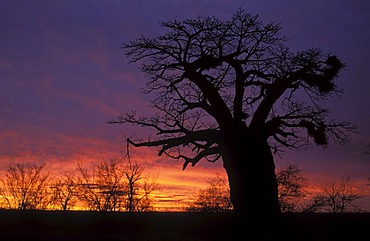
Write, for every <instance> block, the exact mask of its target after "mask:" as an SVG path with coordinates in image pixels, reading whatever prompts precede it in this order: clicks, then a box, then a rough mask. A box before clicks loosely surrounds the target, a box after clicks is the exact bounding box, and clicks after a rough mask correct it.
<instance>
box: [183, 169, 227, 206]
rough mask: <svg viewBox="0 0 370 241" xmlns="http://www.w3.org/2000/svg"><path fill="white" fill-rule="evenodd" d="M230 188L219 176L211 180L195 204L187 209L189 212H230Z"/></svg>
mask: <svg viewBox="0 0 370 241" xmlns="http://www.w3.org/2000/svg"><path fill="white" fill-rule="evenodd" d="M231 210H232V203H231V200H230V188H229V185H228V184H227V181H226V180H225V179H223V178H222V177H221V176H220V175H219V174H217V175H216V177H215V178H213V179H211V180H209V182H208V187H207V188H205V189H201V190H199V193H198V194H197V195H196V197H195V200H194V202H193V203H190V205H189V207H187V208H186V211H188V212H213V213H220V212H230V211H231Z"/></svg>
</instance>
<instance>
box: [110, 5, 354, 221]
mask: <svg viewBox="0 0 370 241" xmlns="http://www.w3.org/2000/svg"><path fill="white" fill-rule="evenodd" d="M161 26H162V27H163V28H164V29H165V30H166V31H165V32H164V33H163V34H161V35H159V36H158V37H146V36H141V37H138V38H137V39H136V40H132V41H128V42H125V43H124V44H123V46H122V49H123V51H124V54H125V55H126V56H127V57H128V58H129V59H130V62H131V63H137V64H140V70H141V71H142V72H144V73H145V74H146V76H148V81H147V82H146V84H145V87H144V88H143V90H144V93H147V94H150V95H151V96H154V99H153V100H152V101H151V105H150V106H151V107H152V108H153V109H154V110H155V111H154V112H153V115H150V116H143V115H140V114H137V113H136V111H135V110H128V111H127V112H126V113H123V114H121V115H118V116H117V117H116V118H114V119H112V120H110V121H108V123H110V124H132V125H137V126H141V127H148V128H151V129H152V130H153V131H154V132H156V133H155V134H156V135H155V137H153V135H152V134H153V133H150V135H148V136H139V137H136V138H135V136H133V137H132V138H129V139H127V141H128V143H130V145H133V146H135V147H157V148H158V155H159V156H161V155H166V156H168V157H171V158H174V159H182V160H183V161H184V165H183V169H185V168H186V167H187V166H188V164H191V165H192V166H194V165H196V164H197V163H198V162H199V161H201V160H207V161H209V162H215V161H217V160H222V162H223V167H224V168H225V170H226V173H227V177H228V182H229V185H230V198H231V201H232V204H233V207H234V211H235V212H236V213H238V214H243V215H244V214H248V215H251V216H253V215H261V214H266V215H278V214H279V213H280V206H279V201H278V184H277V180H276V174H275V163H274V153H276V152H279V151H282V150H283V149H285V148H295V149H299V148H301V147H302V146H305V145H306V144H310V143H312V142H314V143H316V144H318V145H321V146H324V147H325V146H327V144H328V142H329V141H330V140H334V141H337V142H338V143H346V142H348V141H349V137H350V134H351V132H354V131H355V130H356V126H355V125H354V124H352V123H350V122H346V121H339V122H338V121H335V120H331V119H330V118H329V115H328V109H326V108H324V107H322V106H321V105H320V103H321V101H322V100H324V99H326V98H328V97H331V96H335V94H341V93H342V90H341V89H340V88H338V87H337V85H336V84H335V80H336V79H337V77H338V75H339V72H340V71H341V70H342V69H343V68H344V64H343V63H342V62H341V61H340V60H339V58H338V57H337V56H335V55H331V54H324V53H322V51H321V50H320V49H308V50H304V51H299V52H297V53H293V52H292V51H290V50H289V48H288V47H287V46H286V41H287V40H286V39H285V38H284V37H283V36H281V34H280V30H281V27H280V25H279V24H275V23H268V24H264V23H263V22H262V21H260V20H259V19H258V15H251V14H248V13H246V12H245V11H244V10H242V9H240V10H238V11H237V12H236V13H235V14H233V16H232V18H231V19H230V20H220V19H219V18H217V17H214V16H211V17H198V18H196V19H187V20H184V21H177V20H170V21H165V22H161Z"/></svg>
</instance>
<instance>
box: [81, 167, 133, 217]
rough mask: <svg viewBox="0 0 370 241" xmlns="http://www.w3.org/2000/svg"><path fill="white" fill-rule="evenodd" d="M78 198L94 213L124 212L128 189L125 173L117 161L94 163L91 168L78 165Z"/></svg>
mask: <svg viewBox="0 0 370 241" xmlns="http://www.w3.org/2000/svg"><path fill="white" fill-rule="evenodd" d="M77 170H78V172H79V176H78V178H77V180H78V181H77V186H78V197H79V199H81V200H82V201H83V202H84V203H85V204H86V205H87V207H88V209H89V210H93V211H122V210H124V203H125V195H126V194H127V189H126V188H127V187H126V186H125V184H124V177H125V173H124V170H123V167H122V165H119V161H117V160H109V161H102V162H100V163H94V164H93V165H92V167H91V168H89V169H88V168H85V167H83V166H82V164H80V163H79V164H78V168H77Z"/></svg>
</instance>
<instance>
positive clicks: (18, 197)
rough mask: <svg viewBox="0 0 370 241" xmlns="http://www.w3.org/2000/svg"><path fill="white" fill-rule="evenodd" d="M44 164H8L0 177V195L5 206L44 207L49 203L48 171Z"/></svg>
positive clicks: (22, 207) (22, 208)
mask: <svg viewBox="0 0 370 241" xmlns="http://www.w3.org/2000/svg"><path fill="white" fill-rule="evenodd" d="M44 167H45V164H31V163H26V162H22V163H17V164H15V165H13V166H10V167H9V168H8V170H7V173H6V174H5V177H4V178H2V179H0V182H1V184H2V185H1V189H0V196H1V197H2V198H3V199H4V202H5V204H6V208H10V209H19V210H28V209H46V208H47V206H48V204H49V203H50V199H49V193H48V187H47V185H48V181H49V180H50V178H49V173H48V172H45V171H44Z"/></svg>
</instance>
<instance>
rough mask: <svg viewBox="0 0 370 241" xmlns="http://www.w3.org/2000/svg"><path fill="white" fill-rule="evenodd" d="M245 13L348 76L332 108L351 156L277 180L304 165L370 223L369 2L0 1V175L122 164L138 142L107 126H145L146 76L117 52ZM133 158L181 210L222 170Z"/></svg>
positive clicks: (314, 160)
mask: <svg viewBox="0 0 370 241" xmlns="http://www.w3.org/2000/svg"><path fill="white" fill-rule="evenodd" d="M238 8H243V9H244V10H246V11H247V12H250V13H252V14H259V17H260V19H261V20H262V21H264V22H265V23H269V22H271V21H272V22H275V23H280V24H281V26H282V34H283V35H284V36H286V37H287V38H288V39H289V40H288V42H287V44H288V46H289V47H291V49H292V50H293V51H298V50H305V49H308V48H316V47H317V48H320V49H322V50H323V52H324V53H326V52H328V53H329V52H330V53H332V54H335V55H337V56H338V57H339V59H341V60H342V61H343V62H344V63H345V64H346V70H345V71H343V72H341V74H340V78H339V80H338V82H337V83H338V86H339V87H340V88H343V89H344V94H343V96H342V97H341V98H336V97H334V98H332V99H330V101H328V102H327V103H325V105H326V106H328V107H329V108H330V110H331V116H330V117H331V118H333V119H336V120H338V121H351V122H354V123H356V124H357V125H358V128H359V129H358V131H359V134H356V135H353V136H352V139H351V142H350V143H348V144H347V145H338V144H336V143H332V144H330V145H329V148H328V149H325V150H322V149H321V148H320V147H314V146H312V147H309V148H308V149H307V150H301V151H295V150H287V151H286V152H285V153H283V154H282V155H281V156H276V157H275V160H276V164H277V167H278V169H279V168H281V167H283V166H284V164H285V163H287V162H294V163H297V164H298V166H299V168H300V169H301V170H302V171H303V174H304V175H305V176H306V177H307V178H308V179H309V180H310V181H311V182H312V183H315V184H318V183H322V182H327V181H331V180H332V179H338V180H339V179H340V178H343V177H347V176H350V177H351V178H352V179H353V180H356V181H357V182H358V183H359V187H360V188H361V190H362V191H363V193H364V194H366V195H368V197H367V198H364V200H363V202H364V204H363V205H364V208H365V209H367V210H369V211H370V198H369V197H370V185H369V184H370V182H369V180H368V178H369V177H370V155H366V154H365V152H366V151H368V145H369V143H370V107H369V105H370V79H369V69H370V1H367V0H354V1H347V0H327V1H323V0H311V1H297V0H287V1H284V0H282V1H273V0H239V1H236V0H235V1H232V0H222V1H215V0H193V1H185V0H146V1H144V0H124V1H118V0H117V1H113V0H106V1H103V0H100V1H98V0H96V1H94V0H85V1H82V0H69V1H68V0H65V1H62V0H60V1H49V0H45V1H41V0H32V1H28V0H1V5H0V172H4V171H5V170H6V169H7V168H8V166H9V165H11V164H12V163H15V162H19V161H33V162H45V163H46V164H47V165H46V168H48V169H49V170H50V171H51V172H53V173H54V174H55V175H57V174H58V173H62V172H65V171H73V170H74V169H75V168H76V163H77V162H86V163H89V162H93V161H97V160H104V159H111V158H120V157H121V156H122V147H123V146H124V145H125V139H126V138H127V137H129V136H132V135H136V136H140V133H142V131H143V130H141V129H138V128H136V127H130V126H119V125H108V124H106V122H107V121H108V120H110V119H113V118H115V117H116V116H117V115H119V114H121V113H125V112H126V111H128V110H130V109H136V110H137V111H138V112H139V113H140V114H145V110H146V109H145V108H146V105H147V104H149V100H150V99H149V98H148V96H145V95H144V94H142V93H141V92H140V88H141V87H143V85H144V83H145V76H144V75H143V74H142V73H141V72H140V71H139V70H138V69H137V67H138V66H137V65H135V64H128V59H127V58H126V57H125V56H124V55H123V52H122V50H121V49H120V47H121V46H122V44H123V43H124V42H127V41H130V40H134V39H136V38H137V37H139V36H140V35H145V36H153V37H154V36H157V35H158V34H160V33H161V31H162V29H161V27H160V25H159V21H162V20H171V19H177V20H185V19H189V18H196V17H198V16H211V15H214V16H216V17H218V18H220V19H224V20H228V19H230V17H231V16H232V14H234V13H235V12H236V11H237V10H238ZM131 155H132V156H131V157H132V158H133V159H135V160H137V161H138V162H140V163H142V164H144V165H145V168H146V169H145V171H146V172H148V173H152V174H157V175H158V179H157V181H158V182H159V184H161V186H162V190H161V191H162V194H161V195H163V197H164V199H165V200H179V201H181V200H183V199H186V198H187V196H188V195H189V194H190V193H193V192H194V191H195V190H197V189H199V188H200V187H204V185H205V184H206V183H207V180H209V179H210V178H213V177H214V176H215V173H217V172H218V173H221V174H224V171H223V169H222V168H221V167H222V163H221V162H219V163H215V164H211V163H205V162H202V163H199V164H198V165H197V166H195V167H191V166H189V167H188V168H187V169H186V170H185V171H182V169H181V168H182V162H181V161H178V162H176V161H174V160H170V159H168V158H165V157H158V156H157V154H156V152H155V150H154V149H145V148H141V149H135V150H133V151H132V153H131Z"/></svg>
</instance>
